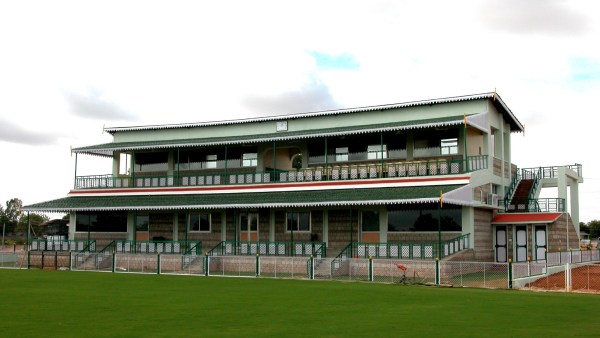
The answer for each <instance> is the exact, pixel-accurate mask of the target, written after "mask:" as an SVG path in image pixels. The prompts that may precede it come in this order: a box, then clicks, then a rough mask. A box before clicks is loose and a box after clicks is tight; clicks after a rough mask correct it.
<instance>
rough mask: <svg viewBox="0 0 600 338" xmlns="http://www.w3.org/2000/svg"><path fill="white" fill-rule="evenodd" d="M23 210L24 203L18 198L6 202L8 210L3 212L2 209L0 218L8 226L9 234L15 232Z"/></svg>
mask: <svg viewBox="0 0 600 338" xmlns="http://www.w3.org/2000/svg"><path fill="white" fill-rule="evenodd" d="M22 208H23V202H22V201H21V200H20V199H18V198H13V199H11V200H8V201H6V209H3V210H2V209H1V207H0V211H1V212H0V218H2V222H5V224H6V232H7V233H11V232H13V231H14V229H15V228H16V226H17V223H18V221H19V216H20V215H21V209H22Z"/></svg>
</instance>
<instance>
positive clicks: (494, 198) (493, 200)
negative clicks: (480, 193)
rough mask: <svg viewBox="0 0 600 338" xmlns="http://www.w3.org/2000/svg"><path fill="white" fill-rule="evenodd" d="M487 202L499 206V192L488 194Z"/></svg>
mask: <svg viewBox="0 0 600 338" xmlns="http://www.w3.org/2000/svg"><path fill="white" fill-rule="evenodd" d="M487 204H489V205H491V206H494V207H497V206H498V195H497V194H488V195H487Z"/></svg>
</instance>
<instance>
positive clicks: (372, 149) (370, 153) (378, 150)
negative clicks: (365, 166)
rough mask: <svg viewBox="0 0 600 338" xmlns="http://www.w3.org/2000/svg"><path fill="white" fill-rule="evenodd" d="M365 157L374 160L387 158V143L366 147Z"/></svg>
mask: <svg viewBox="0 0 600 338" xmlns="http://www.w3.org/2000/svg"><path fill="white" fill-rule="evenodd" d="M367 158H368V159H369V160H376V159H382V158H387V145H385V144H384V145H383V147H382V145H381V144H373V145H370V146H368V147H367Z"/></svg>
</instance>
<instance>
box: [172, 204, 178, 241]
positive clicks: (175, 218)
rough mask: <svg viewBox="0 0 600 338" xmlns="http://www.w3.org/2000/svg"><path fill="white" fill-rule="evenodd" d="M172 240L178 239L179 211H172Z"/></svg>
mask: <svg viewBox="0 0 600 338" xmlns="http://www.w3.org/2000/svg"><path fill="white" fill-rule="evenodd" d="M173 240H174V241H178V240H179V213H178V212H177V211H174V212H173Z"/></svg>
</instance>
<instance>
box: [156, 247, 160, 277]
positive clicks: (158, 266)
mask: <svg viewBox="0 0 600 338" xmlns="http://www.w3.org/2000/svg"><path fill="white" fill-rule="evenodd" d="M156 274H157V275H160V252H159V253H158V254H156Z"/></svg>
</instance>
